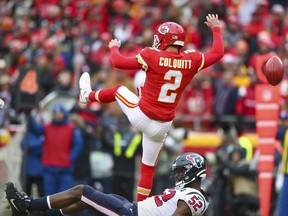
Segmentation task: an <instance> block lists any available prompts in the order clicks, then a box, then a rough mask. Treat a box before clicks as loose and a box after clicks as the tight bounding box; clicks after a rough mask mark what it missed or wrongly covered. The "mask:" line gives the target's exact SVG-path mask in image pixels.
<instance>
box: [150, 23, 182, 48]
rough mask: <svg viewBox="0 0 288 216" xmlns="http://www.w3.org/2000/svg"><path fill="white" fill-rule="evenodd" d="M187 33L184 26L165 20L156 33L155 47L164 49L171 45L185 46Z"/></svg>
mask: <svg viewBox="0 0 288 216" xmlns="http://www.w3.org/2000/svg"><path fill="white" fill-rule="evenodd" d="M185 37H186V33H185V31H184V29H183V28H182V26H180V25H179V24H177V23H175V22H165V23H163V24H161V25H160V26H159V27H158V31H157V33H156V34H155V35H154V42H153V46H152V47H154V48H157V49H161V50H164V49H165V48H166V47H167V46H169V45H178V46H180V47H183V46H184V42H185Z"/></svg>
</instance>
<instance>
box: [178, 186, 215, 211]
mask: <svg viewBox="0 0 288 216" xmlns="http://www.w3.org/2000/svg"><path fill="white" fill-rule="evenodd" d="M183 201H185V202H186V203H187V205H188V206H189V208H190V209H191V212H192V215H193V216H194V215H197V216H198V215H199V216H200V215H203V214H204V212H205V211H206V210H207V208H208V205H209V203H208V200H207V199H206V197H205V196H204V195H203V194H202V193H200V192H199V191H198V190H195V189H192V190H189V191H187V193H186V194H185V196H184V198H183Z"/></svg>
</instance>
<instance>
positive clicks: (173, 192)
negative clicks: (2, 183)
mask: <svg viewBox="0 0 288 216" xmlns="http://www.w3.org/2000/svg"><path fill="white" fill-rule="evenodd" d="M172 171H173V174H172V175H171V179H173V182H174V187H172V188H170V189H166V190H165V191H164V192H163V193H162V194H161V195H156V196H152V197H149V198H147V199H145V200H144V201H139V202H129V201H128V200H127V199H125V198H124V197H121V196H119V195H116V194H104V193H102V192H100V191H97V190H95V189H94V188H92V187H90V186H88V185H78V186H75V187H73V188H71V189H69V190H66V191H64V192H60V193H57V194H53V195H50V196H46V197H42V198H32V197H27V196H26V195H25V193H24V192H19V191H18V190H17V189H16V187H15V186H14V184H13V183H11V182H9V183H7V185H6V198H7V199H8V202H9V204H10V206H11V209H12V215H13V216H23V215H29V214H30V212H31V213H32V212H34V211H43V212H45V213H44V215H49V216H57V215H59V216H61V215H65V214H75V213H78V212H80V211H82V210H85V209H89V210H90V212H91V214H93V215H99V214H101V215H103V214H104V215H109V216H114V215H115V216H120V215H122V216H124V215H125V216H154V215H155V216H156V215H157V216H170V215H172V216H180V215H181V216H186V215H187V216H189V215H203V214H204V212H205V211H206V210H207V208H208V205H209V202H208V198H207V196H206V195H205V193H204V191H203V190H201V180H203V179H204V178H205V177H206V164H205V161H204V158H203V157H202V156H201V155H199V154H196V153H193V152H187V153H184V154H182V155H180V156H178V157H177V158H176V160H175V161H174V163H173V165H172Z"/></svg>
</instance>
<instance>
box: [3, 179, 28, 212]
mask: <svg viewBox="0 0 288 216" xmlns="http://www.w3.org/2000/svg"><path fill="white" fill-rule="evenodd" d="M5 192H6V198H7V200H8V202H9V204H10V206H11V209H12V216H26V215H29V211H28V209H27V208H28V207H29V206H30V203H31V198H29V197H28V196H27V195H26V194H25V193H24V192H22V193H21V192H19V191H18V190H17V189H16V187H15V185H14V184H13V183H12V182H8V183H7V184H6V189H5Z"/></svg>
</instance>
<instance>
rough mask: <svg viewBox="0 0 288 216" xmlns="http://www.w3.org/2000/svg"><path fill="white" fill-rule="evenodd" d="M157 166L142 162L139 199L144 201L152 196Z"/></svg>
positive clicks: (138, 189)
mask: <svg viewBox="0 0 288 216" xmlns="http://www.w3.org/2000/svg"><path fill="white" fill-rule="evenodd" d="M154 171H155V166H148V165H146V164H144V163H143V162H142V163H141V174H140V180H139V183H138V188H137V201H142V200H144V199H146V198H147V197H149V196H150V194H151V189H152V185H153V178H154Z"/></svg>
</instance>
